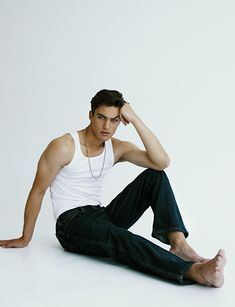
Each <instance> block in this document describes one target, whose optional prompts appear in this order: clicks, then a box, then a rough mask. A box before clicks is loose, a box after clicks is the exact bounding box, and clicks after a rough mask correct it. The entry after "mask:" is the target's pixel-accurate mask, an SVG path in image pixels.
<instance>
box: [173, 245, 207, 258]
mask: <svg viewBox="0 0 235 307" xmlns="http://www.w3.org/2000/svg"><path fill="white" fill-rule="evenodd" d="M170 252H171V253H173V254H175V255H176V256H178V257H180V258H181V259H183V260H185V261H193V262H201V263H204V262H207V261H209V260H210V259H206V258H203V257H201V256H199V255H198V254H197V253H196V252H195V250H194V249H192V247H191V246H189V245H188V243H187V242H186V241H185V242H184V244H182V245H180V246H176V247H171V248H170Z"/></svg>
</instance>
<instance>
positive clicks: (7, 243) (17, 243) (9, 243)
mask: <svg viewBox="0 0 235 307" xmlns="http://www.w3.org/2000/svg"><path fill="white" fill-rule="evenodd" d="M28 244H29V241H26V240H25V239H24V238H23V237H20V238H16V239H11V240H0V246H2V247H4V248H10V247H26V246H27V245H28Z"/></svg>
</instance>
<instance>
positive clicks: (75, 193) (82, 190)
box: [50, 131, 114, 219]
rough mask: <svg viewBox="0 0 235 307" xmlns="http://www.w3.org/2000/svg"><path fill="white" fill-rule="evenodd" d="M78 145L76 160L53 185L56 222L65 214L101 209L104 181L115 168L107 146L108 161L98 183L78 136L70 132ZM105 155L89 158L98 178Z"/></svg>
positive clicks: (55, 179) (72, 161) (51, 189)
mask: <svg viewBox="0 0 235 307" xmlns="http://www.w3.org/2000/svg"><path fill="white" fill-rule="evenodd" d="M69 133H70V134H71V135H72V137H73V139H74V142H75V152H74V156H73V159H72V160H71V162H70V163H69V164H67V165H66V166H64V167H63V168H62V169H61V170H60V172H59V173H58V174H57V175H56V177H55V178H54V180H53V181H52V183H51V184H50V197H51V201H52V207H53V213H54V217H55V219H57V218H58V217H59V215H60V214H62V213H63V212H65V211H67V210H69V209H72V208H76V207H80V206H85V205H99V204H101V202H100V196H101V188H102V184H103V180H104V177H105V175H106V174H107V172H108V171H109V169H110V168H111V167H112V166H113V165H114V155H113V146H112V141H111V139H109V140H108V141H106V142H105V148H106V149H105V150H106V157H105V163H104V168H103V172H102V175H101V176H100V177H99V178H98V179H95V178H94V177H93V176H92V174H91V171H90V168H89V163H88V158H87V157H86V156H84V155H83V153H82V151H81V146H80V141H79V135H78V133H77V132H76V131H75V132H69ZM105 150H103V152H102V153H101V154H100V155H98V156H95V157H90V158H89V159H90V164H91V169H92V173H93V174H94V176H95V177H98V176H99V174H100V172H101V169H102V164H103V159H104V153H105Z"/></svg>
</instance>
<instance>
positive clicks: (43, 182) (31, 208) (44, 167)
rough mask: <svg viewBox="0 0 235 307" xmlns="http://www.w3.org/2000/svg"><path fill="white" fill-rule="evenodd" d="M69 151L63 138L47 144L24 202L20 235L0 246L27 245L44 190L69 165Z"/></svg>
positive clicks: (69, 148)
mask: <svg viewBox="0 0 235 307" xmlns="http://www.w3.org/2000/svg"><path fill="white" fill-rule="evenodd" d="M71 151H72V150H71V143H69V140H67V141H65V138H64V137H63V136H62V137H60V138H57V139H54V140H53V141H51V142H50V143H49V145H48V146H47V148H46V149H45V150H44V152H43V153H42V155H41V157H40V159H39V162H38V165H37V172H36V175H35V179H34V182H33V185H32V188H31V190H30V192H29V195H28V198H27V201H26V205H25V210H24V226H23V232H22V235H21V237H19V238H15V239H11V240H0V246H2V247H25V246H27V245H28V244H29V242H30V241H31V239H32V236H33V231H34V227H35V224H36V220H37V217H38V214H39V212H40V209H41V205H42V200H43V197H44V195H45V193H46V190H47V188H48V186H49V185H50V183H51V182H52V181H53V179H54V178H55V176H56V175H57V174H58V172H59V171H60V169H61V168H62V167H63V166H64V165H66V164H67V163H69V161H70V159H71V154H72V152H71Z"/></svg>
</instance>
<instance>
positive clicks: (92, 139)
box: [82, 125, 104, 151]
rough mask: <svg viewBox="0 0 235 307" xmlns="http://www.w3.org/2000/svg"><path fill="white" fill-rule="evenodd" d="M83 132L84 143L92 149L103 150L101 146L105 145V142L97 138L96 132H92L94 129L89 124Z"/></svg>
mask: <svg viewBox="0 0 235 307" xmlns="http://www.w3.org/2000/svg"><path fill="white" fill-rule="evenodd" d="M82 131H83V133H82V135H83V143H84V145H85V144H86V146H87V147H88V149H90V150H94V151H96V150H98V151H99V150H101V148H103V147H104V142H103V141H100V140H99V139H97V137H96V136H95V134H94V133H93V132H92V129H91V127H90V125H89V126H87V127H86V128H85V129H83V130H82Z"/></svg>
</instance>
